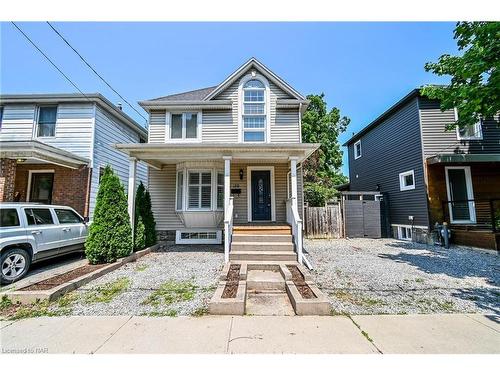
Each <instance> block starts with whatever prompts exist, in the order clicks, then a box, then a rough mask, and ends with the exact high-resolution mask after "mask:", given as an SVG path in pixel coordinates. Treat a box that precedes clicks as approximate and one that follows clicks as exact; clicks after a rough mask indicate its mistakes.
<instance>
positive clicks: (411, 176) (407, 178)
mask: <svg viewBox="0 0 500 375" xmlns="http://www.w3.org/2000/svg"><path fill="white" fill-rule="evenodd" d="M413 189H415V172H414V170H413V169H412V170H411V171H407V172H403V173H400V174H399V190H401V191H405V190H413Z"/></svg>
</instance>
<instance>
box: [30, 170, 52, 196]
mask: <svg viewBox="0 0 500 375" xmlns="http://www.w3.org/2000/svg"><path fill="white" fill-rule="evenodd" d="M53 185H54V173H36V172H33V173H32V174H31V188H30V198H29V201H30V202H39V203H45V204H51V203H52V187H53Z"/></svg>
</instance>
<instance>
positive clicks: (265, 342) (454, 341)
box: [0, 314, 500, 354]
mask: <svg viewBox="0 0 500 375" xmlns="http://www.w3.org/2000/svg"><path fill="white" fill-rule="evenodd" d="M0 324H1V325H0V327H1V330H0V345H1V352H2V353H15V352H28V353H35V352H38V353H221V354H223V353H304V354H306V353H332V354H333V353H374V354H377V353H500V317H498V316H483V315H474V314H471V315H469V314H454V315H452V314H449V315H441V314H433V315H364V316H353V317H352V320H351V319H350V318H348V317H345V316H328V317H316V316H314V317H312V316H310V317H298V316H293V317H272V316H269V317H257V316H234V317H231V316H205V317H200V318H194V317H193V318H190V317H179V318H168V317H165V318H163V317H162V318H152V317H142V316H110V317H99V316H82V317H77V316H74V317H54V318H50V317H42V318H33V319H26V320H20V321H14V322H12V321H1V322H0Z"/></svg>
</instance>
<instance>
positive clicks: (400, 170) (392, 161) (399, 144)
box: [345, 89, 500, 249]
mask: <svg viewBox="0 0 500 375" xmlns="http://www.w3.org/2000/svg"><path fill="white" fill-rule="evenodd" d="M456 116H457V114H456V111H453V110H449V111H444V112H443V111H441V109H440V107H439V101H437V100H430V99H428V98H426V97H423V96H421V95H420V92H419V90H418V89H416V90H412V91H411V92H410V93H409V94H408V95H406V96H405V97H404V98H402V99H401V100H400V101H399V102H398V103H396V104H395V105H393V106H392V107H391V108H390V109H388V110H387V111H386V112H384V113H383V114H382V115H381V116H379V117H378V118H377V119H376V120H375V121H373V122H372V123H370V124H369V125H368V126H366V127H365V128H364V129H363V130H361V131H360V132H358V133H357V134H355V135H354V136H353V137H352V138H351V139H350V140H349V141H347V142H346V144H345V145H347V146H348V157H349V179H350V185H349V188H350V190H351V191H373V190H379V191H380V192H382V193H386V194H387V195H388V198H389V207H390V210H389V211H390V223H391V227H392V232H393V236H394V237H396V238H400V239H405V240H417V241H424V242H428V241H430V236H429V233H430V231H431V230H432V228H433V225H434V223H435V222H443V221H447V222H449V223H450V225H451V228H452V232H453V239H454V240H455V242H457V243H461V244H468V245H475V246H480V247H488V248H493V249H498V247H499V242H500V233H499V229H500V228H497V227H496V222H497V221H500V127H499V125H498V118H497V117H496V118H494V119H487V120H485V121H482V122H481V123H478V124H476V125H475V126H474V127H471V129H470V130H468V131H469V132H468V133H464V134H462V133H459V132H458V131H454V130H451V131H450V130H445V128H446V125H447V124H450V123H453V122H454V121H455V118H456Z"/></svg>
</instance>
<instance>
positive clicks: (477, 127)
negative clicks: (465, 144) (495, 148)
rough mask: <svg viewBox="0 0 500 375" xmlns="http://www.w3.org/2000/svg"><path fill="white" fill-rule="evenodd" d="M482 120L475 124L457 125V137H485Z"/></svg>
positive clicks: (460, 138)
mask: <svg viewBox="0 0 500 375" xmlns="http://www.w3.org/2000/svg"><path fill="white" fill-rule="evenodd" d="M481 122H482V121H479V122H477V123H475V124H473V125H469V126H466V127H463V128H458V127H457V139H459V140H471V139H483V129H482V124H481Z"/></svg>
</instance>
